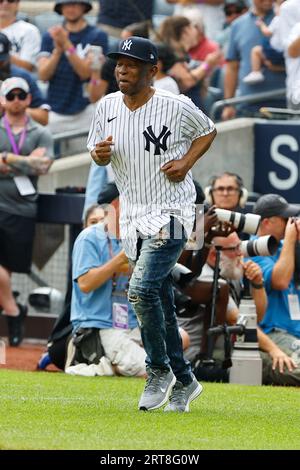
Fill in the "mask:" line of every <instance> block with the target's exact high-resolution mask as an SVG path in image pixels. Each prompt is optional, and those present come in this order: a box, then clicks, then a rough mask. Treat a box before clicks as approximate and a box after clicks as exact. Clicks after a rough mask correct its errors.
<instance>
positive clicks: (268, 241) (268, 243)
mask: <svg viewBox="0 0 300 470" xmlns="http://www.w3.org/2000/svg"><path fill="white" fill-rule="evenodd" d="M278 245H279V242H278V241H277V240H276V238H275V237H273V236H272V235H265V236H264V237H259V238H256V239H255V240H245V241H243V242H242V243H241V251H242V253H243V256H245V257H251V256H271V255H275V253H276V251H277V248H278Z"/></svg>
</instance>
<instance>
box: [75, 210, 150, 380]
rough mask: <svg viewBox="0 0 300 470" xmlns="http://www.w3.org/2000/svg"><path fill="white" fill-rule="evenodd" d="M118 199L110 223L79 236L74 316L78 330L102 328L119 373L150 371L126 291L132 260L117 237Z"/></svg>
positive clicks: (108, 353) (107, 351)
mask: <svg viewBox="0 0 300 470" xmlns="http://www.w3.org/2000/svg"><path fill="white" fill-rule="evenodd" d="M118 204H119V203H118V202H116V201H115V202H113V203H112V205H111V206H109V211H108V213H107V215H106V220H105V224H104V223H101V222H100V223H98V224H96V225H92V226H90V227H88V228H86V229H85V230H83V231H82V232H81V233H80V235H79V236H78V238H77V240H76V241H75V244H74V248H73V258H72V262H73V272H72V277H73V292H72V304H71V321H72V324H73V327H74V330H75V331H77V330H78V329H79V328H96V329H99V334H100V338H101V343H102V345H103V348H104V352H105V356H106V358H107V359H108V360H109V361H110V363H111V364H112V365H113V366H115V367H116V371H117V373H118V374H120V375H127V376H130V375H145V373H146V367H145V357H146V353H145V351H144V349H143V347H142V346H141V336H140V332H139V328H138V323H137V319H136V316H135V313H134V311H133V309H132V307H131V305H130V304H129V302H128V300H127V294H126V289H127V285H128V260H127V257H126V255H125V253H124V251H123V250H122V249H121V246H120V243H119V240H118V238H116V237H118V235H119V233H118V232H119V231H118V211H119V207H118ZM75 367H76V366H75ZM67 371H68V370H67Z"/></svg>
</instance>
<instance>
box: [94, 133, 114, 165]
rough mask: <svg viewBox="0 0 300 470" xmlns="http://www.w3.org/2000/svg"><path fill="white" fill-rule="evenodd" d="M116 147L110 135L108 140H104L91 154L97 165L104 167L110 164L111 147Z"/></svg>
mask: <svg viewBox="0 0 300 470" xmlns="http://www.w3.org/2000/svg"><path fill="white" fill-rule="evenodd" d="M112 145H114V142H113V138H112V136H111V135H110V136H109V137H107V139H106V140H102V141H101V142H99V143H98V144H96V147H95V148H94V150H92V152H91V156H92V159H93V160H94V162H95V163H96V164H97V165H100V166H104V165H108V164H109V163H110V157H111V155H112V150H111V146H112Z"/></svg>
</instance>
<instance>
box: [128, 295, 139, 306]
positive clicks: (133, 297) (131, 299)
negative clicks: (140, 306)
mask: <svg viewBox="0 0 300 470" xmlns="http://www.w3.org/2000/svg"><path fill="white" fill-rule="evenodd" d="M139 300H140V297H139V296H138V295H136V294H129V295H128V301H129V302H130V303H131V304H137V303H138V301H139Z"/></svg>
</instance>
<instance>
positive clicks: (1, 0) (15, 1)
mask: <svg viewBox="0 0 300 470" xmlns="http://www.w3.org/2000/svg"><path fill="white" fill-rule="evenodd" d="M17 1H18V0H6V2H7V3H17ZM0 3H4V0H0Z"/></svg>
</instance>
